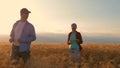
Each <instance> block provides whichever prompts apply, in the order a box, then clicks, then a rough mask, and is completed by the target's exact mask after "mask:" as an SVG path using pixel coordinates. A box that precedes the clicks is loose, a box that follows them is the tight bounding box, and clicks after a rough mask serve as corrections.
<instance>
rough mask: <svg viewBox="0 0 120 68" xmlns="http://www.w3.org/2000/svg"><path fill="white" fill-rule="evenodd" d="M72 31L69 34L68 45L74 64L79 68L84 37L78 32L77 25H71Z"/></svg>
mask: <svg viewBox="0 0 120 68" xmlns="http://www.w3.org/2000/svg"><path fill="white" fill-rule="evenodd" d="M71 28H72V31H71V32H70V33H69V34H68V40H67V44H68V45H70V55H71V57H72V61H73V63H75V68H78V66H79V61H80V51H81V49H82V47H81V45H80V44H82V43H83V40H82V36H81V34H80V32H77V31H76V29H77V25H76V24H75V23H73V24H72V25H71Z"/></svg>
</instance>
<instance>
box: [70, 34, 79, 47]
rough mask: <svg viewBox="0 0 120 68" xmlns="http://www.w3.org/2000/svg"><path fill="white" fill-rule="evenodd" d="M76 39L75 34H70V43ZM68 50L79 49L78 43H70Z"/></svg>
mask: <svg viewBox="0 0 120 68" xmlns="http://www.w3.org/2000/svg"><path fill="white" fill-rule="evenodd" d="M76 39H77V37H76V34H75V33H72V34H71V35H70V40H71V41H72V40H76ZM70 48H79V45H78V43H77V42H76V41H74V42H72V43H71V47H70Z"/></svg>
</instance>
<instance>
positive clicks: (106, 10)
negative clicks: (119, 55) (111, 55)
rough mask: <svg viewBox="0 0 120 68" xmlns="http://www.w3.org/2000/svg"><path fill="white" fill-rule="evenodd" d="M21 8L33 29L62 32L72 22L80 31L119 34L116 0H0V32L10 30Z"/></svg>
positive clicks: (118, 0) (119, 13)
mask: <svg viewBox="0 0 120 68" xmlns="http://www.w3.org/2000/svg"><path fill="white" fill-rule="evenodd" d="M21 8H28V9H29V10H30V11H31V14H30V16H29V18H28V21H30V22H31V23H32V24H33V25H34V27H35V30H36V33H59V34H66V33H68V32H69V31H71V29H70V25H71V24H72V23H74V22H75V23H76V24H77V25H78V29H77V30H78V31H80V32H81V33H83V34H91V35H97V34H105V35H107V34H108V35H112V36H120V0H2V1H1V2H0V10H1V11H0V34H5V35H9V34H10V31H11V29H12V26H13V24H14V23H15V21H17V20H19V19H20V15H19V13H20V9H21Z"/></svg>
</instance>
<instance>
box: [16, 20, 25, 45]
mask: <svg viewBox="0 0 120 68" xmlns="http://www.w3.org/2000/svg"><path fill="white" fill-rule="evenodd" d="M25 23H26V22H21V21H20V22H18V24H17V25H16V27H15V30H14V32H15V41H14V44H15V45H16V46H19V43H18V41H17V40H18V39H19V38H21V34H22V31H23V28H24V25H25Z"/></svg>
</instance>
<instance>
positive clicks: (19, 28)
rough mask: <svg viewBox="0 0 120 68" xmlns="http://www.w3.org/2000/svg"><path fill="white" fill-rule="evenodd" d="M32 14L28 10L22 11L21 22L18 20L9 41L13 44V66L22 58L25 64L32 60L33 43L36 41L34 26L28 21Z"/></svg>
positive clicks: (23, 9)
mask: <svg viewBox="0 0 120 68" xmlns="http://www.w3.org/2000/svg"><path fill="white" fill-rule="evenodd" d="M29 13H31V12H30V11H29V10H28V9H26V8H22V9H21V10H20V16H21V18H20V20H18V21H17V22H16V23H15V24H14V25H13V28H12V31H11V34H10V39H9V41H10V42H11V43H12V51H11V57H10V58H11V61H12V64H16V63H18V61H19V59H20V57H21V58H22V59H23V61H24V63H26V62H27V60H28V59H29V58H30V45H31V42H32V41H34V40H36V34H35V30H34V26H33V25H32V24H30V23H29V22H28V21H27V19H28V16H29Z"/></svg>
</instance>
